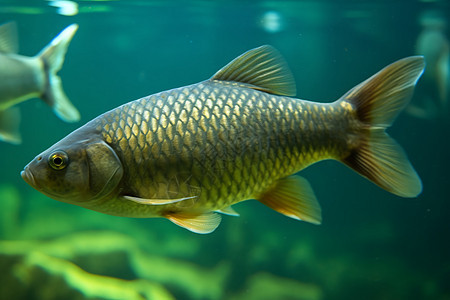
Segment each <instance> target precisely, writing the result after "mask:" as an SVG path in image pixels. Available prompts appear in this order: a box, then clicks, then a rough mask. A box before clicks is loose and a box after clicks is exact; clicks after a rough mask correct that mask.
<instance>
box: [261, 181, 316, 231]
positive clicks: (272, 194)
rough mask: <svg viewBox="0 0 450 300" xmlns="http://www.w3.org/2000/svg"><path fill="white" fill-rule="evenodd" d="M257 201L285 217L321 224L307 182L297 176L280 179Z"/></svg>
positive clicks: (314, 199) (314, 200)
mask: <svg viewBox="0 0 450 300" xmlns="http://www.w3.org/2000/svg"><path fill="white" fill-rule="evenodd" d="M258 200H259V201H260V202H261V203H263V204H265V205H267V206H268V207H270V208H272V209H274V210H276V211H277V212H279V213H282V214H283V215H285V216H288V217H291V218H294V219H297V220H302V221H306V222H309V223H313V224H320V223H321V222H322V213H321V209H320V205H319V202H317V199H316V196H315V195H314V191H313V190H312V188H311V185H310V184H309V182H308V181H307V180H306V179H305V178H303V177H301V176H297V175H293V176H289V177H286V178H283V179H280V180H279V181H277V182H276V184H275V185H274V186H272V187H271V188H270V189H269V190H268V191H266V192H264V193H263V194H262V195H261V196H260V197H258Z"/></svg>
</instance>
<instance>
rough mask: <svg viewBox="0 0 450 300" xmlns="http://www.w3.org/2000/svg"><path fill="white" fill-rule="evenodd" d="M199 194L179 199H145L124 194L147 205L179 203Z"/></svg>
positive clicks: (127, 197) (129, 198)
mask: <svg viewBox="0 0 450 300" xmlns="http://www.w3.org/2000/svg"><path fill="white" fill-rule="evenodd" d="M196 197H197V196H192V197H185V198H177V199H144V198H139V197H133V196H123V198H125V199H127V200H130V201H133V202H136V203H139V204H145V205H166V204H172V203H177V202H181V201H185V200H189V199H193V198H196Z"/></svg>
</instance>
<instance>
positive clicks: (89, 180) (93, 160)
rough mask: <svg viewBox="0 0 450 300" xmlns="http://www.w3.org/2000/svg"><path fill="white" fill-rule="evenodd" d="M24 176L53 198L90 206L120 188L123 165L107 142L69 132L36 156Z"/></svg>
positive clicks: (35, 187)
mask: <svg viewBox="0 0 450 300" xmlns="http://www.w3.org/2000/svg"><path fill="white" fill-rule="evenodd" d="M21 176H22V178H23V179H24V180H25V181H26V182H27V183H28V184H29V185H31V186H32V187H33V188H34V189H36V190H38V191H39V192H41V193H43V194H44V195H46V196H48V197H50V198H53V199H55V200H58V201H62V202H67V203H71V204H75V205H79V206H83V207H89V206H90V204H92V202H93V201H94V200H100V199H104V198H105V197H108V196H110V195H113V194H114V192H115V191H117V190H118V186H119V183H120V181H121V179H122V176H123V167H122V163H121V161H120V159H119V158H118V156H117V155H116V153H115V151H114V150H113V149H112V148H111V147H110V146H109V145H108V144H106V143H105V142H104V141H102V140H98V141H95V140H94V141H92V140H81V141H74V140H73V138H70V135H69V136H68V137H66V138H65V139H63V140H61V141H60V142H58V143H56V144H55V145H54V146H52V147H51V148H49V149H48V150H46V151H44V152H42V153H41V154H39V155H38V156H36V157H35V158H34V159H33V160H32V161H31V162H30V163H29V164H28V165H26V166H25V168H24V170H23V171H22V172H21Z"/></svg>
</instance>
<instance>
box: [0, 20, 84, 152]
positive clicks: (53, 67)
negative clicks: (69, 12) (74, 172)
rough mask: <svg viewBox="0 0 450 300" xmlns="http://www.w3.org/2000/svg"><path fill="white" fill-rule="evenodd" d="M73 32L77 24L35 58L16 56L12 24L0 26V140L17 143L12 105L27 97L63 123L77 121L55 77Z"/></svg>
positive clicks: (17, 114) (16, 115)
mask: <svg viewBox="0 0 450 300" xmlns="http://www.w3.org/2000/svg"><path fill="white" fill-rule="evenodd" d="M77 29H78V25H77V24H72V25H69V26H68V27H67V28H65V29H64V30H63V31H62V32H61V33H60V34H59V35H57V36H56V37H55V38H54V39H53V40H52V41H51V42H50V43H49V44H48V45H47V46H46V47H45V48H44V49H42V50H41V51H40V52H39V53H38V54H37V55H36V56H34V57H28V56H23V55H19V54H17V53H18V42H17V39H18V37H17V25H16V23H15V22H9V23H5V24H3V25H1V26H0V140H3V141H5V142H9V143H13V144H20V143H21V141H22V138H21V135H20V131H19V126H20V111H19V108H18V107H17V106H15V105H16V104H18V103H20V102H23V101H25V100H28V99H31V98H35V97H38V98H41V99H42V100H43V101H44V102H45V103H47V104H48V105H49V106H50V107H52V108H53V111H54V112H55V113H56V115H57V116H58V117H59V118H61V119H62V120H64V121H66V122H77V121H79V120H80V113H79V112H78V110H77V109H76V108H75V107H74V106H73V104H72V103H71V102H70V100H69V99H68V98H67V96H66V94H65V93H64V90H63V88H62V83H61V78H60V77H59V76H58V75H57V74H56V73H57V72H58V71H59V70H60V69H61V67H62V65H63V63H64V59H65V55H66V52H67V48H68V46H69V44H70V42H71V40H72V38H73V36H74V35H75V32H76V31H77Z"/></svg>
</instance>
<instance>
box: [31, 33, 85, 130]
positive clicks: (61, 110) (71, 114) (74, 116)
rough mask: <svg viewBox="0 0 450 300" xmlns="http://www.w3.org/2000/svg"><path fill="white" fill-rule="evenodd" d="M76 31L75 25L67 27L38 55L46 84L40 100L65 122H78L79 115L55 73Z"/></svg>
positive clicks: (59, 67) (62, 61) (61, 63)
mask: <svg viewBox="0 0 450 300" xmlns="http://www.w3.org/2000/svg"><path fill="white" fill-rule="evenodd" d="M77 29H78V25H77V24H72V25H70V26H68V27H67V28H66V29H64V30H63V31H62V32H61V33H60V34H59V35H58V36H57V37H55V38H54V39H53V40H52V41H51V42H50V44H48V45H47V46H46V47H45V48H44V49H42V51H41V52H40V53H39V54H38V56H39V57H40V58H41V59H42V61H43V62H44V69H45V71H46V77H47V82H48V84H47V87H46V89H45V91H44V94H43V95H42V99H43V100H44V101H45V102H46V103H47V104H48V105H50V106H51V107H52V108H53V110H54V112H55V113H56V114H57V115H58V117H60V118H61V119H63V120H64V121H66V122H76V121H78V120H80V113H79V112H78V110H77V109H76V108H75V106H73V104H72V103H71V102H70V101H69V99H68V98H67V96H66V94H65V93H64V90H63V88H62V83H61V78H60V77H59V76H58V75H56V73H57V72H58V71H59V70H60V69H61V67H62V65H63V63H64V58H65V55H66V52H67V48H68V47H69V44H70V41H71V40H72V38H73V36H74V34H75V32H76V31H77Z"/></svg>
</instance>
